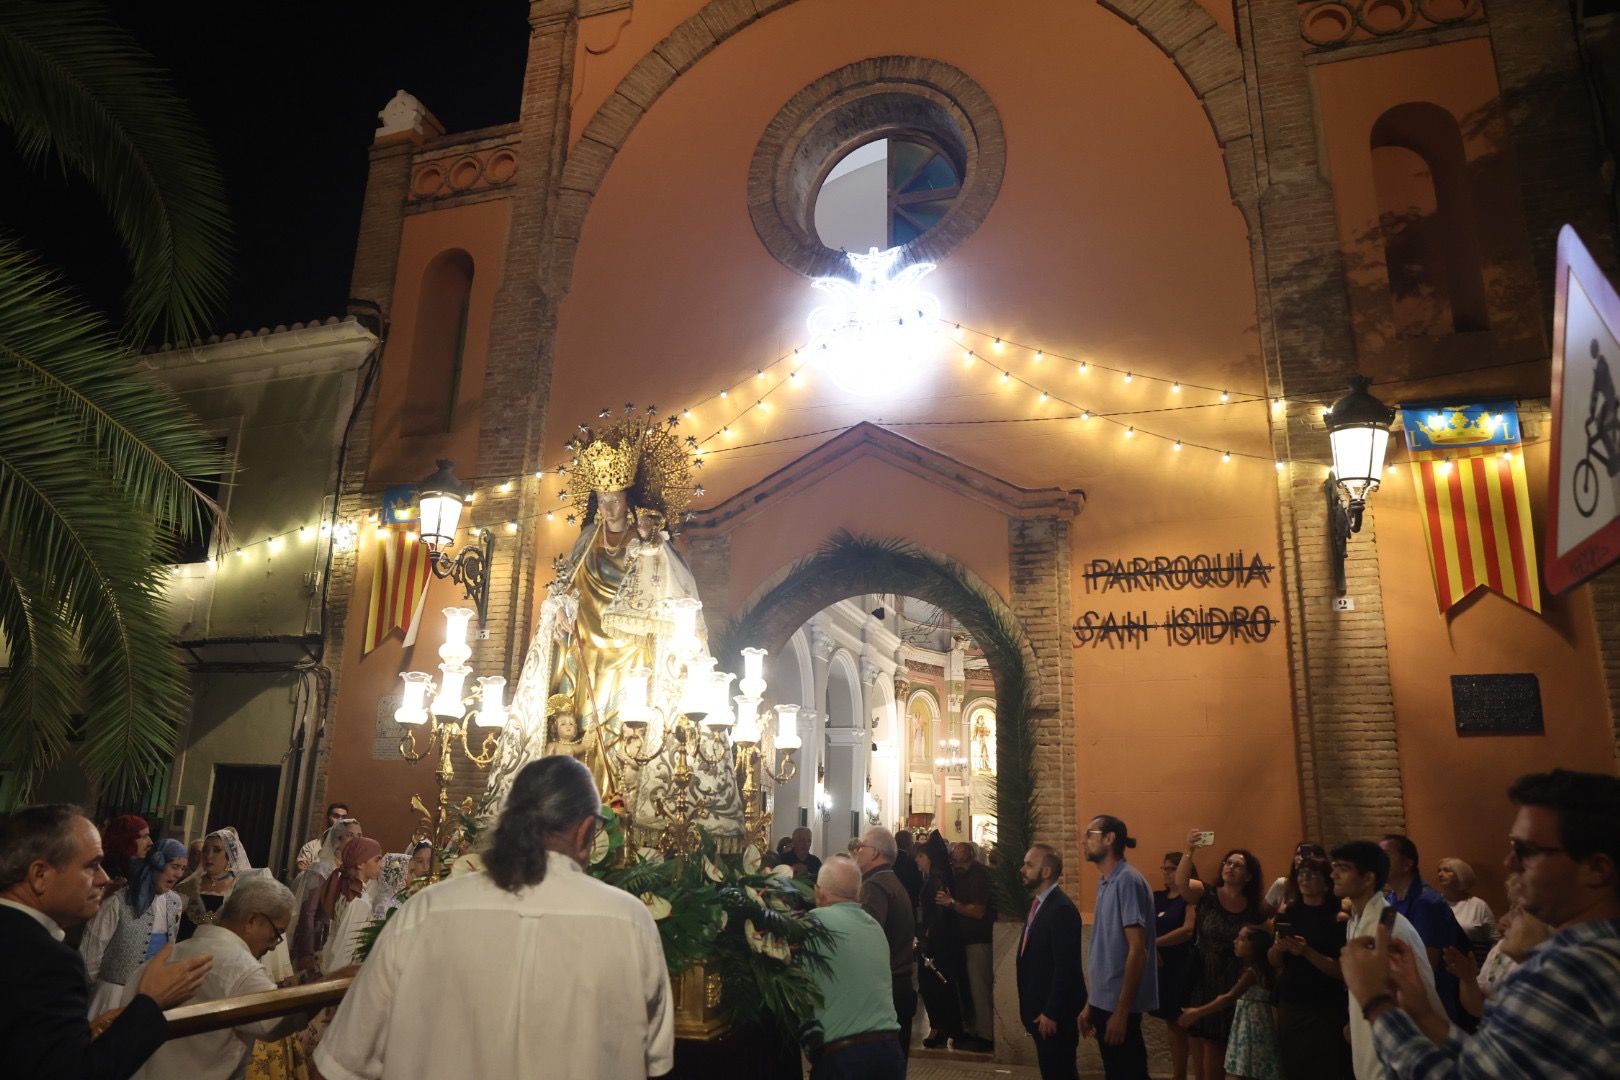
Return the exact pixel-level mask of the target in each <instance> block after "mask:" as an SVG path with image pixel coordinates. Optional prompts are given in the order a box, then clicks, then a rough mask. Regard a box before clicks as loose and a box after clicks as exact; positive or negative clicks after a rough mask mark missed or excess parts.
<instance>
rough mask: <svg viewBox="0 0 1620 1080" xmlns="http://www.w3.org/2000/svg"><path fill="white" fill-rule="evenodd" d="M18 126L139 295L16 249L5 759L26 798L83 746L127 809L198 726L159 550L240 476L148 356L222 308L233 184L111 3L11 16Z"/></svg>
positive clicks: (95, 775) (5, 317) (8, 401)
mask: <svg viewBox="0 0 1620 1080" xmlns="http://www.w3.org/2000/svg"><path fill="white" fill-rule="evenodd" d="M0 124H4V125H5V126H7V127H8V128H10V129H11V132H12V134H13V135H14V136H15V139H16V142H17V145H18V147H19V148H20V149H21V151H22V154H23V156H24V158H25V160H27V161H28V162H29V163H30V164H31V165H33V166H35V167H38V168H42V169H52V170H55V171H58V172H60V173H62V174H66V173H69V172H72V173H76V174H78V175H79V176H81V177H83V178H84V179H85V180H86V181H88V183H89V185H90V186H91V187H92V188H93V189H94V190H95V192H96V194H97V195H98V196H99V197H100V199H101V201H102V202H103V204H104V206H105V209H106V212H107V214H108V216H109V218H110V219H111V221H112V223H113V225H114V227H115V228H116V230H117V232H118V235H119V237H120V239H121V241H122V243H123V246H124V248H125V250H126V253H127V256H128V259H129V265H130V271H131V278H132V281H131V285H130V287H129V290H128V292H127V294H126V297H125V321H124V324H123V325H122V326H114V325H112V324H110V323H109V322H108V321H107V320H106V319H105V318H103V317H102V316H100V315H98V314H96V313H95V312H93V311H92V310H91V309H90V308H89V307H88V306H87V305H86V304H85V303H84V302H83V301H81V300H80V299H79V298H78V297H76V296H75V295H74V294H73V292H72V291H71V290H70V289H69V288H68V287H67V286H66V285H65V284H64V283H63V281H62V280H61V278H60V277H59V276H58V275H57V274H56V273H55V272H53V271H52V270H51V269H49V268H48V267H47V266H46V265H45V264H44V263H43V262H42V261H41V260H40V259H38V258H37V257H35V256H34V255H32V254H31V253H29V252H28V251H26V250H24V248H23V247H22V246H21V245H20V244H19V243H18V242H17V240H16V239H15V238H14V237H11V236H7V235H5V234H4V233H3V232H0V634H3V635H4V637H5V641H6V644H7V645H8V646H9V648H10V653H11V657H10V668H9V671H8V672H7V674H6V676H5V679H4V684H3V686H0V760H4V761H5V762H7V763H8V764H9V765H10V766H11V767H12V768H14V769H16V770H17V772H18V774H19V778H20V781H21V783H20V785H19V786H20V788H21V791H20V792H19V797H26V793H27V790H28V788H29V787H30V786H31V785H32V783H33V781H34V780H35V779H36V778H37V777H38V776H39V774H40V773H41V772H42V771H43V770H44V769H45V768H47V767H48V766H50V765H51V764H52V763H53V762H55V761H57V760H58V759H59V758H60V757H61V756H62V755H63V754H64V753H65V752H66V751H67V749H68V744H69V742H70V739H72V738H73V737H74V736H75V735H76V734H80V735H82V744H81V745H80V747H79V751H78V757H79V760H80V763H81V765H82V766H83V767H84V769H85V770H86V772H87V773H88V774H89V775H90V777H91V778H92V780H93V781H94V782H96V783H97V784H98V785H99V786H100V787H101V789H102V791H103V792H104V793H107V794H112V795H114V796H115V797H117V796H127V795H129V794H132V793H134V792H135V791H137V790H138V789H139V788H140V787H141V786H143V785H144V784H146V783H148V782H149V781H150V780H151V779H152V778H153V776H155V775H156V774H157V773H158V772H159V771H160V770H161V769H162V768H163V767H164V765H165V764H166V763H167V762H168V759H169V757H170V755H171V753H172V751H173V748H174V742H175V737H176V734H177V733H178V731H179V730H180V727H181V725H182V723H183V720H184V717H185V715H186V713H187V711H188V709H189V696H188V693H187V688H186V682H185V675H184V671H183V669H182V667H181V663H180V659H179V655H178V653H177V651H176V650H175V648H174V646H173V644H172V642H171V641H170V639H169V634H168V629H167V626H166V620H165V612H164V599H163V586H162V582H163V580H164V577H165V576H166V575H165V573H164V571H163V568H162V565H161V562H160V557H161V556H160V553H161V552H162V551H163V550H164V548H165V545H168V544H171V543H172V542H173V540H174V539H175V538H176V537H177V536H182V535H187V534H191V533H194V532H195V531H196V530H198V529H200V528H202V527H203V526H204V524H205V522H207V521H208V520H210V519H212V518H215V517H217V515H218V507H217V506H215V505H214V504H213V503H212V502H211V501H210V500H209V499H208V498H206V497H205V496H204V495H203V494H202V493H201V492H200V491H199V490H198V488H197V487H196V483H195V482H196V481H197V480H199V479H203V478H207V477H210V476H217V475H218V474H219V472H220V469H221V468H222V461H221V458H220V454H219V452H218V449H217V448H216V446H215V444H214V442H213V440H212V439H211V438H210V437H209V436H208V434H207V433H206V432H205V431H204V430H203V428H202V427H201V426H200V425H199V424H198V422H197V421H196V419H195V418H194V417H193V416H192V415H191V414H190V412H189V411H188V410H187V409H186V408H185V406H184V405H182V404H181V403H180V402H179V400H178V399H176V398H175V397H174V396H173V395H172V394H171V393H169V392H168V390H167V389H166V388H165V387H163V386H162V385H161V384H160V383H158V382H157V381H156V380H155V379H153V378H151V377H150V376H149V375H147V374H145V373H143V372H142V370H141V369H140V366H139V364H138V361H137V358H136V356H135V346H136V345H138V344H139V343H141V342H144V341H145V340H147V338H148V336H149V335H151V334H153V333H155V332H159V331H161V332H162V333H164V334H165V335H166V336H168V337H169V338H170V340H174V341H186V340H190V339H191V338H192V337H193V336H194V334H195V333H196V330H197V328H198V327H199V326H201V325H203V323H204V319H205V318H206V317H207V316H208V314H209V313H210V311H211V310H212V309H213V308H214V307H215V306H216V305H217V303H218V301H219V300H220V299H221V298H222V297H223V295H224V291H225V280H226V267H227V253H226V238H227V233H228V226H227V217H226V211H225V198H224V194H223V191H224V184H223V182H222V180H221V178H220V175H219V171H218V168H217V166H216V165H215V162H214V159H213V155H212V152H211V150H210V149H209V147H208V145H207V143H206V141H205V140H204V138H203V136H202V132H201V129H200V127H199V125H198V124H197V122H196V121H195V119H194V118H193V117H192V115H191V113H190V110H189V109H188V108H187V107H186V105H185V103H184V102H183V101H181V99H180V98H179V97H178V96H177V95H176V94H175V92H174V91H173V90H172V89H171V87H170V86H169V84H168V81H167V78H166V77H165V75H164V74H163V72H162V71H161V70H160V69H159V67H158V65H157V64H156V62H155V61H154V60H153V59H152V58H151V57H150V56H149V55H148V54H146V53H145V52H144V51H143V50H142V49H140V48H139V47H138V46H137V45H136V44H135V43H134V42H133V40H132V39H131V38H130V37H129V35H128V34H127V33H126V32H124V31H123V30H122V29H120V28H119V27H117V26H116V25H115V24H114V23H113V22H112V20H111V19H110V18H109V17H108V16H107V14H106V13H105V11H103V10H102V9H101V8H100V7H99V6H97V5H93V4H88V3H82V2H77V0H73V2H64V3H58V2H50V3H40V2H33V0H0ZM80 715H82V732H76V731H75V724H76V721H77V718H78V716H80Z"/></svg>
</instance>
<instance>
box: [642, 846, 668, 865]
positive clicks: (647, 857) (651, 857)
mask: <svg viewBox="0 0 1620 1080" xmlns="http://www.w3.org/2000/svg"><path fill="white" fill-rule="evenodd" d="M636 854H637V855H639V856H641V861H642V862H663V861H664V856H663V854H662V853H660V852H659V850H658V849H657V848H650V847H644V848H637V849H636Z"/></svg>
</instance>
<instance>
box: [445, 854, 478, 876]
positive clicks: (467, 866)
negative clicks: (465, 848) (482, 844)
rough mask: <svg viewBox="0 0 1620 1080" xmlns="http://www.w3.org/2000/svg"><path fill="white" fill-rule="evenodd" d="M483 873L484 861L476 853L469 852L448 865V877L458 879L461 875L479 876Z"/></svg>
mask: <svg viewBox="0 0 1620 1080" xmlns="http://www.w3.org/2000/svg"><path fill="white" fill-rule="evenodd" d="M483 871H484V859H483V857H482V856H481V855H479V854H478V852H476V851H469V852H467V854H465V855H463V856H461V857H460V858H458V859H457V860H456V861H455V862H453V863H451V864H450V876H451V877H460V876H461V875H463V874H481V873H483Z"/></svg>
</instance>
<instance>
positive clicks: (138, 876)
mask: <svg viewBox="0 0 1620 1080" xmlns="http://www.w3.org/2000/svg"><path fill="white" fill-rule="evenodd" d="M177 859H178V860H179V861H180V862H185V861H186V845H184V844H182V843H181V842H180V841H178V840H176V839H174V838H173V837H164V838H163V839H162V840H159V841H157V842H156V843H155V844H153V845H152V850H151V851H148V852H147V853H146V858H144V859H137V860H133V861H131V863H130V871H129V886H128V887H127V888H126V889H125V890H124V897H125V898H126V899H127V900H128V901H129V906H130V907H131V908H132V909H134V911H135V914H137V915H144V914H146V909H147V908H149V907H151V906H152V898H153V897H154V896H156V895H157V879H158V875H160V874H162V873H163V871H164V870H166V869H168V867H169V864H170V863H172V862H174V861H175V860H177Z"/></svg>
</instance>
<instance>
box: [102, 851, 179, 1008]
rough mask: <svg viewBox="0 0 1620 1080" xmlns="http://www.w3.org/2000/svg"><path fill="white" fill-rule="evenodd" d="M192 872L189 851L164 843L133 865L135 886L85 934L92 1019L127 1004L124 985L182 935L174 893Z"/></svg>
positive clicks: (126, 889) (110, 903)
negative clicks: (188, 856)
mask: <svg viewBox="0 0 1620 1080" xmlns="http://www.w3.org/2000/svg"><path fill="white" fill-rule="evenodd" d="M185 870H186V849H185V845H183V844H181V843H180V841H178V840H160V841H158V842H157V843H156V844H154V845H153V846H152V848H151V850H149V851H148V852H147V853H146V858H144V859H139V860H136V861H134V862H133V863H131V865H130V877H129V884H128V885H126V886H124V888H123V890H122V891H121V892H120V893H119V894H118V895H117V896H115V897H112V898H111V899H109V900H107V901H106V902H105V903H103V904H102V905H101V910H100V911H98V912H96V915H95V918H93V919H91V920H90V922H89V924H88V925H87V926H86V927H85V928H84V940H83V941H82V942H80V944H79V952H80V953H82V954H83V956H84V966H85V970H86V971H87V973H88V974H89V976H90V983H91V986H92V990H91V991H90V1018H91V1019H95V1018H96V1017H98V1016H100V1015H101V1014H102V1013H104V1012H106V1011H108V1010H109V1009H116V1008H118V1006H119V1005H120V1004H122V1003H123V1000H124V983H125V982H126V981H128V979H129V977H130V976H131V975H133V974H134V973H135V969H136V968H138V967H140V966H141V965H142V964H143V963H145V962H146V961H147V959H148V958H150V957H152V956H154V955H156V954H157V952H158V951H159V950H160V949H162V948H163V946H165V945H168V944H171V943H172V942H173V941H174V939H175V935H176V934H178V933H179V932H180V908H181V906H182V905H181V901H180V898H179V897H178V896H176V895H174V891H173V890H174V887H175V885H176V884H177V883H178V882H179V881H180V875H181V874H183V873H185Z"/></svg>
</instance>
